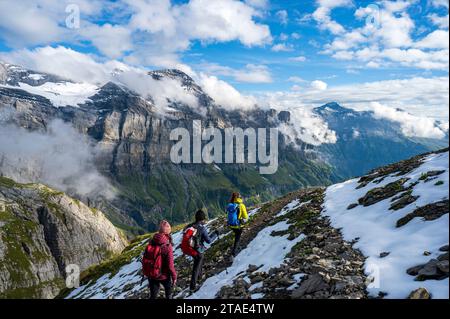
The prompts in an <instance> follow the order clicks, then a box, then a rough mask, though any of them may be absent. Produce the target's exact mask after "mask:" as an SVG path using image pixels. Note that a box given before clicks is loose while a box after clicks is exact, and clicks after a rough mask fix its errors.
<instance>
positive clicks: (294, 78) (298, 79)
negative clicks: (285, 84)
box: [288, 76, 307, 83]
mask: <svg viewBox="0 0 450 319" xmlns="http://www.w3.org/2000/svg"><path fill="white" fill-rule="evenodd" d="M288 81H289V82H294V83H304V82H307V81H306V80H304V79H302V78H301V77H299V76H291V77H289V78H288Z"/></svg>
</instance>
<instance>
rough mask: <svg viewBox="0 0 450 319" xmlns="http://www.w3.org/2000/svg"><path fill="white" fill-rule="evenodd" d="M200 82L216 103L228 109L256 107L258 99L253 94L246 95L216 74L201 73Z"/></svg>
mask: <svg viewBox="0 0 450 319" xmlns="http://www.w3.org/2000/svg"><path fill="white" fill-rule="evenodd" d="M199 84H200V86H201V87H202V88H203V90H204V91H205V92H206V93H207V94H208V95H210V96H211V97H212V98H213V99H214V101H215V102H216V104H219V105H221V106H223V107H224V108H226V109H228V110H236V109H239V110H247V109H251V108H254V107H255V105H256V100H255V99H254V98H253V97H251V96H244V95H242V94H241V93H239V91H238V90H236V89H235V88H234V87H232V86H231V85H230V84H228V83H226V82H225V81H222V80H219V79H218V78H217V77H215V76H208V75H206V74H204V73H202V74H200V77H199Z"/></svg>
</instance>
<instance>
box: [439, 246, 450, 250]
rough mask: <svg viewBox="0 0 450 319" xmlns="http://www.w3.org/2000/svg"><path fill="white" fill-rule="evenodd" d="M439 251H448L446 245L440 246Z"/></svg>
mask: <svg viewBox="0 0 450 319" xmlns="http://www.w3.org/2000/svg"><path fill="white" fill-rule="evenodd" d="M439 251H448V245H445V246H442V247H441V248H439Z"/></svg>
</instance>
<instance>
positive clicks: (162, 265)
mask: <svg viewBox="0 0 450 319" xmlns="http://www.w3.org/2000/svg"><path fill="white" fill-rule="evenodd" d="M170 233H171V227H170V224H169V223H168V222H167V221H163V222H161V225H160V229H159V232H158V233H157V234H155V235H154V236H153V238H152V240H151V241H150V242H149V244H148V245H147V247H146V248H145V252H144V256H143V258H142V272H143V274H144V276H145V277H147V278H148V282H149V288H150V298H151V299H156V298H157V297H158V293H159V289H160V287H161V285H162V286H163V287H164V291H165V295H166V298H167V299H170V298H172V288H173V286H175V284H176V282H177V272H176V270H175V265H174V258H173V245H172V238H171V236H170Z"/></svg>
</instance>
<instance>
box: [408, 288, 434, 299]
mask: <svg viewBox="0 0 450 319" xmlns="http://www.w3.org/2000/svg"><path fill="white" fill-rule="evenodd" d="M408 299H431V295H430V293H429V292H428V290H426V289H425V288H418V289H416V290H414V291H412V292H411V293H410V294H409V296H408Z"/></svg>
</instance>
